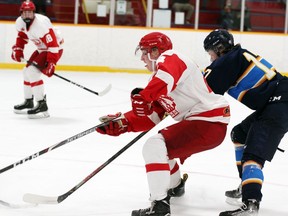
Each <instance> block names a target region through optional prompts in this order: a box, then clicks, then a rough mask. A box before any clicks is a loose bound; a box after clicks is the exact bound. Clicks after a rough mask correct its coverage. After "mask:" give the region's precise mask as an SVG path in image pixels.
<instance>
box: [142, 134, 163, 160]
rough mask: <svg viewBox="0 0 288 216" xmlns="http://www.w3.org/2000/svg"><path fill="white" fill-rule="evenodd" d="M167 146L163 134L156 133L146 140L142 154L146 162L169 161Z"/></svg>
mask: <svg viewBox="0 0 288 216" xmlns="http://www.w3.org/2000/svg"><path fill="white" fill-rule="evenodd" d="M167 154H168V153H167V148H166V144H165V141H164V138H163V136H162V135H161V134H160V133H159V134H156V135H154V136H152V137H150V138H149V139H147V141H146V142H145V144H144V145H143V149H142V155H143V158H144V160H145V162H146V163H153V162H158V163H161V162H163V163H164V162H165V163H168V157H167Z"/></svg>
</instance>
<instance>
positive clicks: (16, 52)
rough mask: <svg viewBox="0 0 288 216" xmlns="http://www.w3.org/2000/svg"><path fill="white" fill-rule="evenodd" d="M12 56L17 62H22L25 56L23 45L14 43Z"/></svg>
mask: <svg viewBox="0 0 288 216" xmlns="http://www.w3.org/2000/svg"><path fill="white" fill-rule="evenodd" d="M11 58H12V59H13V60H14V61H17V62H21V60H22V59H23V58H24V54H23V49H22V48H21V47H18V46H16V45H14V46H13V47H12V55H11Z"/></svg>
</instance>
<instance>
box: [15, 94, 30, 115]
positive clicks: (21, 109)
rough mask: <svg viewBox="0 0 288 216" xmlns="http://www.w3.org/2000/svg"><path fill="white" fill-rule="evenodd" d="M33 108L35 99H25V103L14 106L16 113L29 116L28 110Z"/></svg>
mask: <svg viewBox="0 0 288 216" xmlns="http://www.w3.org/2000/svg"><path fill="white" fill-rule="evenodd" d="M33 107H34V103H33V98H29V99H25V101H24V102H23V103H21V104H18V105H15V106H14V113H16V114H27V111H28V109H31V108H33Z"/></svg>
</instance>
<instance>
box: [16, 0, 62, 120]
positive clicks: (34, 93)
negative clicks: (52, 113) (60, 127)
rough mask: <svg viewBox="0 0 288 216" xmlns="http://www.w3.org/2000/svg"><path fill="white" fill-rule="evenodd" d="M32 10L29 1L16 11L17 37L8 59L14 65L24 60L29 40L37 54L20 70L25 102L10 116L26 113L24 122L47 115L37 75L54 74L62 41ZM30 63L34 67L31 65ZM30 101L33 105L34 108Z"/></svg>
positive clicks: (42, 87)
mask: <svg viewBox="0 0 288 216" xmlns="http://www.w3.org/2000/svg"><path fill="white" fill-rule="evenodd" d="M35 9H36V8H35V5H34V4H33V2H32V1H24V2H23V3H22V4H21V7H20V12H21V16H20V17H18V18H17V20H16V29H17V31H18V35H17V38H16V44H15V45H14V46H13V47H12V51H13V52H12V55H11V57H12V59H13V60H15V61H17V62H21V61H22V60H23V59H24V53H23V52H24V47H25V45H26V44H27V43H28V41H29V40H30V41H32V42H33V43H34V44H35V45H36V47H37V50H35V51H34V52H33V53H32V55H31V56H30V58H29V61H28V63H27V64H26V67H25V68H24V69H23V77H24V99H25V101H24V102H23V103H22V104H19V105H15V106H14V112H15V113H17V114H26V113H27V114H28V118H46V117H49V113H48V106H47V103H46V95H45V94H44V82H43V80H42V79H41V72H42V73H44V74H45V75H47V76H48V77H51V76H52V75H53V74H54V71H55V65H56V63H57V62H58V60H59V59H60V57H61V55H62V52H63V49H62V47H61V45H62V43H63V38H62V37H61V36H60V32H59V31H58V30H57V29H56V28H54V27H53V26H52V24H51V22H50V20H49V18H48V17H46V16H44V15H41V14H36V13H35ZM32 62H33V64H36V65H38V67H35V66H34V65H33V64H31V63H32ZM34 100H35V101H36V102H37V105H36V106H34ZM27 110H28V111H27Z"/></svg>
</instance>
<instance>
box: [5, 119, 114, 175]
mask: <svg viewBox="0 0 288 216" xmlns="http://www.w3.org/2000/svg"><path fill="white" fill-rule="evenodd" d="M113 120H114V119H113ZM111 121H112V120H111ZM106 124H108V123H107V122H104V123H101V124H99V125H97V126H94V127H92V128H90V129H88V130H85V131H83V132H81V133H78V134H76V135H74V136H72V137H69V138H67V139H65V140H63V141H61V142H59V143H57V144H55V145H52V146H50V147H48V148H45V149H43V150H41V151H38V152H36V153H34V154H32V155H29V156H27V157H25V158H23V159H21V160H19V161H17V162H15V163H13V164H10V165H8V166H6V167H4V168H2V169H0V174H1V173H3V172H5V171H7V170H10V169H12V168H15V167H16V166H19V165H21V164H23V163H26V162H27V161H30V160H33V159H35V158H37V157H39V156H40V155H43V154H45V153H48V152H50V151H52V150H54V149H56V148H59V147H60V146H63V145H65V144H67V143H70V142H72V141H74V140H76V139H79V138H81V137H83V136H86V135H87V134H90V133H92V132H94V131H95V129H96V128H98V127H102V126H104V125H106Z"/></svg>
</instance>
